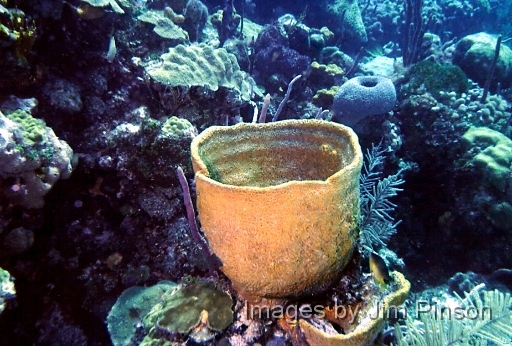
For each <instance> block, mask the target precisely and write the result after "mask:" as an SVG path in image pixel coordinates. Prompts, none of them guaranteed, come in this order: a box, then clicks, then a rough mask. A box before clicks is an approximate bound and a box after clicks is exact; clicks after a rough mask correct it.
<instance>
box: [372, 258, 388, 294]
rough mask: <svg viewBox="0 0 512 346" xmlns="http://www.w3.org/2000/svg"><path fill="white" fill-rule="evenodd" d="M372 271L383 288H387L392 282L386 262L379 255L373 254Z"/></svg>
mask: <svg viewBox="0 0 512 346" xmlns="http://www.w3.org/2000/svg"><path fill="white" fill-rule="evenodd" d="M370 271H371V272H372V274H373V277H374V278H375V281H377V282H378V283H379V284H380V285H381V287H384V288H385V287H387V284H388V283H390V282H391V277H390V276H389V271H388V267H387V265H386V262H384V260H383V259H382V257H380V256H379V255H377V254H374V253H372V254H371V255H370Z"/></svg>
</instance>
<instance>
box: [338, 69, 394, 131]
mask: <svg viewBox="0 0 512 346" xmlns="http://www.w3.org/2000/svg"><path fill="white" fill-rule="evenodd" d="M395 102H396V90H395V86H394V85H393V82H392V81H391V80H390V79H389V78H386V77H380V76H359V77H355V78H352V79H349V80H348V81H347V82H346V83H345V84H343V85H342V86H340V88H339V90H338V92H337V93H336V96H334V104H333V107H332V111H333V114H334V115H333V120H334V121H336V122H338V123H341V124H344V125H347V126H353V125H355V124H356V123H357V122H359V121H360V120H361V119H363V118H365V117H367V116H369V115H377V114H382V113H386V112H389V111H390V110H392V109H393V107H394V106H395Z"/></svg>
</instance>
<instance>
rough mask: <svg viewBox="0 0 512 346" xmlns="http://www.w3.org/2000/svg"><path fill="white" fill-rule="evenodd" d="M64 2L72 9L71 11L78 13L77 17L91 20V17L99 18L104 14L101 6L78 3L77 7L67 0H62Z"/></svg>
mask: <svg viewBox="0 0 512 346" xmlns="http://www.w3.org/2000/svg"><path fill="white" fill-rule="evenodd" d="M64 3H65V4H68V5H69V7H71V8H72V9H73V11H75V12H76V14H77V15H78V17H79V18H80V19H85V20H92V19H97V18H101V17H103V16H104V15H105V10H103V8H101V7H94V6H91V5H89V4H86V3H83V4H80V5H79V6H78V7H77V6H74V5H72V4H70V3H69V2H67V1H64Z"/></svg>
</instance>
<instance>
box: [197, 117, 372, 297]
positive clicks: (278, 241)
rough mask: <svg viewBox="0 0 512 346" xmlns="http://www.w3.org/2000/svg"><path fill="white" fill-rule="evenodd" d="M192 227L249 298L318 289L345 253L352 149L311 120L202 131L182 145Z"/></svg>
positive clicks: (350, 135)
mask: <svg viewBox="0 0 512 346" xmlns="http://www.w3.org/2000/svg"><path fill="white" fill-rule="evenodd" d="M191 154H192V163H193V167H194V171H195V172H196V188H197V193H198V199H197V207H198V211H199V218H200V221H201V225H202V228H203V230H204V232H205V234H206V237H207V239H208V241H209V244H210V246H211V249H212V250H213V252H214V253H215V254H216V255H217V256H218V257H219V258H220V259H221V261H222V263H223V266H222V268H221V270H222V271H223V272H224V273H225V274H226V275H227V276H228V277H229V278H230V279H231V281H232V283H233V285H234V287H235V289H236V290H237V291H238V293H239V294H240V295H241V296H242V297H243V298H245V299H248V300H250V301H252V302H257V301H260V300H261V298H266V299H268V301H269V304H271V303H270V302H272V301H275V300H279V299H283V298H287V297H293V296H301V295H304V294H313V293H316V292H319V291H321V290H322V289H323V288H325V286H327V285H329V284H330V283H331V282H332V281H333V280H335V279H336V278H337V277H338V276H339V275H340V272H341V270H342V269H343V268H344V267H345V265H346V264H347V262H348V261H349V260H350V258H351V257H352V252H353V249H354V246H355V242H356V239H357V221H358V217H359V186H358V179H359V173H360V170H361V165H362V153H361V148H360V147H359V143H358V140H357V136H356V135H355V133H354V132H353V131H352V130H351V129H350V128H348V127H345V126H342V125H338V124H335V123H331V122H325V121H319V120H286V121H280V122H275V123H268V124H245V123H242V124H238V125H235V126H231V127H210V128H208V129H207V130H205V131H204V132H202V133H201V134H200V135H199V136H198V137H196V138H195V139H194V140H193V142H192V148H191Z"/></svg>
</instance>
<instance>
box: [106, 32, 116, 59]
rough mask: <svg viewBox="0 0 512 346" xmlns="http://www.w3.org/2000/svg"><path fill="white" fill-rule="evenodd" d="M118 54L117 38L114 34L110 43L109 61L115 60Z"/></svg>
mask: <svg viewBox="0 0 512 346" xmlns="http://www.w3.org/2000/svg"><path fill="white" fill-rule="evenodd" d="M116 55H117V48H116V39H115V38H114V36H112V37H111V38H110V44H109V45H108V52H107V60H108V62H110V63H111V62H112V61H114V59H115V58H116Z"/></svg>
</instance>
